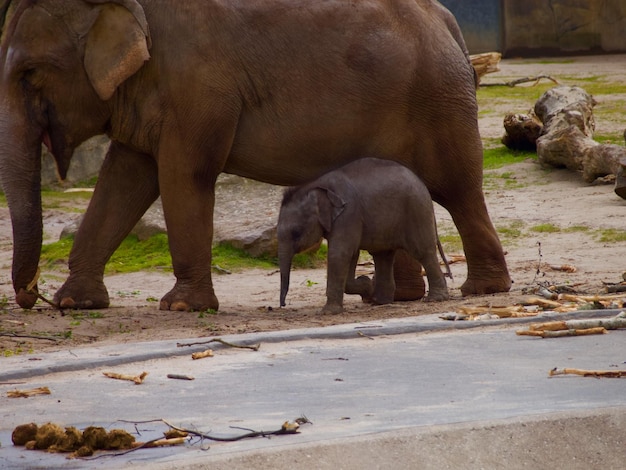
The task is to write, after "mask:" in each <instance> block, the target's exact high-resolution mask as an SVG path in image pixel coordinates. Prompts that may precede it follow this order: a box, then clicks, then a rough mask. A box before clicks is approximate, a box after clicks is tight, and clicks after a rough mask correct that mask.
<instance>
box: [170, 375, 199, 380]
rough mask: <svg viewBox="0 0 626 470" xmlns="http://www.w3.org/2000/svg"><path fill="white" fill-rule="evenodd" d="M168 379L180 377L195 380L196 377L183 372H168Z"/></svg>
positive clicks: (180, 378)
mask: <svg viewBox="0 0 626 470" xmlns="http://www.w3.org/2000/svg"><path fill="white" fill-rule="evenodd" d="M167 378H168V379H178V380H195V377H192V376H191V375H183V374H167Z"/></svg>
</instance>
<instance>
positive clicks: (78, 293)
mask: <svg viewBox="0 0 626 470" xmlns="http://www.w3.org/2000/svg"><path fill="white" fill-rule="evenodd" d="M54 302H55V303H56V304H57V305H58V306H59V307H60V308H71V309H95V308H107V307H108V306H109V293H108V292H107V288H106V286H105V285H104V282H102V280H100V279H97V280H94V279H90V278H85V277H78V276H76V277H72V276H71V275H70V277H69V278H68V280H67V281H65V284H63V286H61V288H60V289H59V290H58V291H57V293H56V294H55V295H54Z"/></svg>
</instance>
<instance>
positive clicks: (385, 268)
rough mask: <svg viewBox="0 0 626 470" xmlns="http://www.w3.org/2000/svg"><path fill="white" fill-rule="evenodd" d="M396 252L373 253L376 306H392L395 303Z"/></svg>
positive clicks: (374, 299) (374, 298)
mask: <svg viewBox="0 0 626 470" xmlns="http://www.w3.org/2000/svg"><path fill="white" fill-rule="evenodd" d="M394 255H395V252H394V251H381V252H378V253H372V257H373V258H374V272H375V275H374V276H375V279H376V280H375V282H374V297H373V299H372V300H373V301H374V303H375V304H381V305H382V304H390V303H391V302H393V297H394V292H395V290H396V283H395V281H394V279H393V258H394Z"/></svg>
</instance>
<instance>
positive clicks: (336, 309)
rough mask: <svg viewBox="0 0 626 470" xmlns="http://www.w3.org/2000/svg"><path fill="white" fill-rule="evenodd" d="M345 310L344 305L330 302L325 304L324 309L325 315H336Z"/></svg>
mask: <svg viewBox="0 0 626 470" xmlns="http://www.w3.org/2000/svg"><path fill="white" fill-rule="evenodd" d="M342 312H343V305H341V304H330V303H327V304H326V305H324V308H323V309H322V313H323V314H324V315H328V314H330V315H335V314H337V313H342Z"/></svg>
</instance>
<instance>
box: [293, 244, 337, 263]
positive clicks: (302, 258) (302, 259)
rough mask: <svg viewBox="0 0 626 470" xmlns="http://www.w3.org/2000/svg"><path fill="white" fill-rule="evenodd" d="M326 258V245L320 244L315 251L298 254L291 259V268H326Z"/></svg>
mask: <svg viewBox="0 0 626 470" xmlns="http://www.w3.org/2000/svg"><path fill="white" fill-rule="evenodd" d="M327 257H328V245H326V243H322V245H321V246H320V247H319V249H318V250H317V251H313V252H308V253H298V254H297V255H295V256H294V257H293V261H292V264H291V266H292V268H296V269H298V268H300V269H313V268H320V267H323V266H326V258H327Z"/></svg>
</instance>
